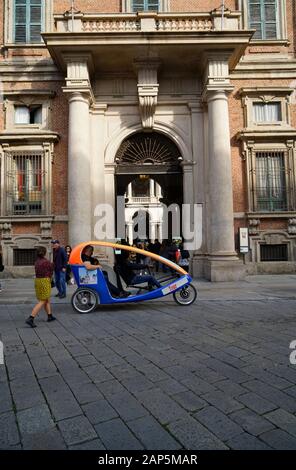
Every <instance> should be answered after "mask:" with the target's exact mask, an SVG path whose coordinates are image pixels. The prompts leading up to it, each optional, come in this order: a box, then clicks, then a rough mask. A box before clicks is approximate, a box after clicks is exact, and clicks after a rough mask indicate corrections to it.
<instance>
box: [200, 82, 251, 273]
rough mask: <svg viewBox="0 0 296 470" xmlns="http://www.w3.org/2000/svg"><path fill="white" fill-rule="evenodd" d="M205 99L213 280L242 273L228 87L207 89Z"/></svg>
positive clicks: (209, 271)
mask: <svg viewBox="0 0 296 470" xmlns="http://www.w3.org/2000/svg"><path fill="white" fill-rule="evenodd" d="M207 103H208V159H209V167H208V190H209V205H210V207H209V224H208V229H209V253H210V256H209V258H208V263H207V266H206V276H207V277H208V278H210V279H211V280H214V281H222V280H223V281H226V280H235V279H239V278H242V277H243V274H244V270H243V265H242V263H241V262H240V261H239V259H238V257H237V254H236V252H235V247H234V224H233V192H232V165H231V148H230V131H229V110H228V97H227V91H226V90H224V89H220V88H219V89H210V90H208V91H207Z"/></svg>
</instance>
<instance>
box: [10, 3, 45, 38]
mask: <svg viewBox="0 0 296 470" xmlns="http://www.w3.org/2000/svg"><path fill="white" fill-rule="evenodd" d="M14 2H15V3H14V5H15V9H14V28H15V33H14V38H15V42H16V43H30V42H31V43H40V42H41V35H40V33H41V29H42V9H43V0H14Z"/></svg>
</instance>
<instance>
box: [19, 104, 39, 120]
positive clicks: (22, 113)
mask: <svg viewBox="0 0 296 470" xmlns="http://www.w3.org/2000/svg"><path fill="white" fill-rule="evenodd" d="M14 123H15V124H42V106H41V105H33V106H15V107H14Z"/></svg>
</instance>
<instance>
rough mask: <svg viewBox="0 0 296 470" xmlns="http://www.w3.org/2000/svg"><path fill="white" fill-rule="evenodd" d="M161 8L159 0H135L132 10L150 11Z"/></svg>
mask: <svg viewBox="0 0 296 470" xmlns="http://www.w3.org/2000/svg"><path fill="white" fill-rule="evenodd" d="M158 9H159V1H158V0H133V4H132V10H133V11H148V10H154V11H157V10H158Z"/></svg>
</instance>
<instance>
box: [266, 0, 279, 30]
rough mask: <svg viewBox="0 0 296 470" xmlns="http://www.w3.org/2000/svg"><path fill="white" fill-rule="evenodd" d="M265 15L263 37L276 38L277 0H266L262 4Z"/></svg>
mask: <svg viewBox="0 0 296 470" xmlns="http://www.w3.org/2000/svg"><path fill="white" fill-rule="evenodd" d="M264 16H265V38H266V39H276V37H277V2H276V0H268V1H266V2H265V5H264Z"/></svg>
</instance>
